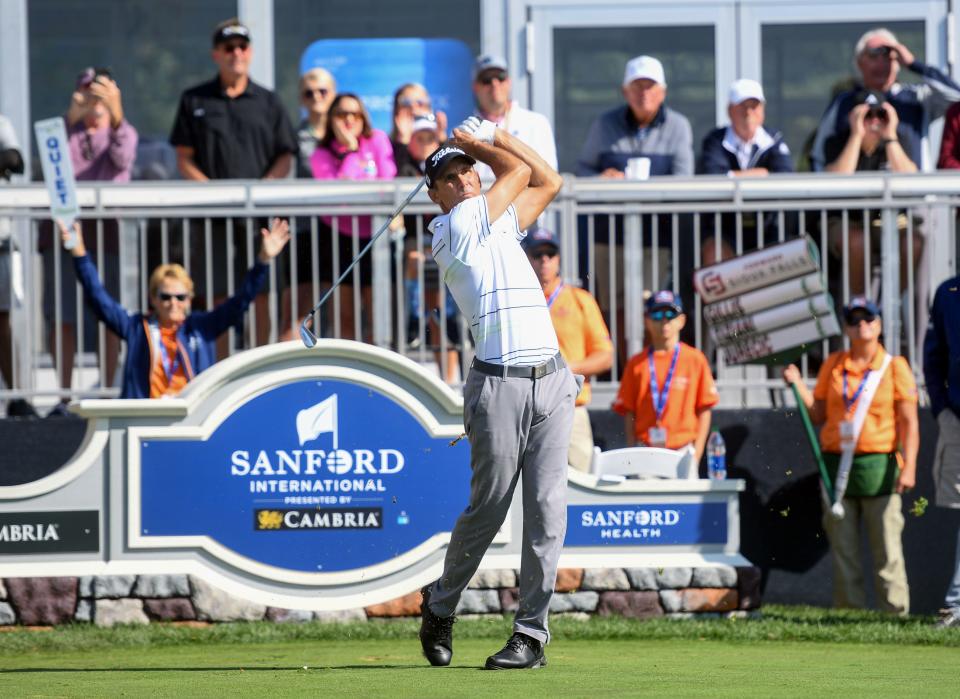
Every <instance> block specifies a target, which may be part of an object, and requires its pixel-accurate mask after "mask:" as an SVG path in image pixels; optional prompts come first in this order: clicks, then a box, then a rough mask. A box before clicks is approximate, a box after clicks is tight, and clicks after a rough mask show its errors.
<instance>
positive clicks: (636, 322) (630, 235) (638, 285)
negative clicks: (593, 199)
mask: <svg viewBox="0 0 960 699" xmlns="http://www.w3.org/2000/svg"><path fill="white" fill-rule="evenodd" d="M612 244H613V242H612V237H611V245H612ZM656 262H657V260H656V251H654V258H653V260H652V264H656ZM615 269H616V268H615V267H613V266H611V269H610V272H611V274H615V271H614V270H615ZM643 282H644V280H643V236H642V235H641V231H640V214H627V215H626V216H625V217H624V229H623V316H624V319H625V321H624V325H626V327H625V328H624V331H625V332H626V339H627V354H628V355H629V356H631V357H632V356H633V355H635V354H637V353H638V352H640V351H641V350H642V349H643V288H644V283H643Z"/></svg>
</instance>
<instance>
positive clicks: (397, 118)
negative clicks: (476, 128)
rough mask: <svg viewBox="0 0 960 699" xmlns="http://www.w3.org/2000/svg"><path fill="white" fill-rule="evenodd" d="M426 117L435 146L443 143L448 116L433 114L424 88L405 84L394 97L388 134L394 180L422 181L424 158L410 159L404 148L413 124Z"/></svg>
mask: <svg viewBox="0 0 960 699" xmlns="http://www.w3.org/2000/svg"><path fill="white" fill-rule="evenodd" d="M427 115H430V116H431V118H433V119H434V131H435V132H436V136H437V143H441V142H443V141H444V140H446V138H447V135H446V132H447V115H446V114H444V113H443V112H442V111H439V110H438V111H437V112H433V106H432V102H431V100H430V94H429V93H428V92H427V88H425V87H424V86H423V85H421V84H419V83H406V84H404V85H401V86H400V87H398V88H397V91H396V92H394V93H393V130H392V131H391V132H390V144H391V145H392V146H393V160H394V162H395V163H396V165H397V177H423V160H424V158H421V159H420V160H419V161H418V160H417V159H416V158H414V157H412V156H411V152H410V150H409V149H408V148H407V146H408V145H409V144H410V139H411V138H412V137H413V131H414V129H413V126H414V122H415V121H416V120H417V119H418V118H419V117H422V116H427ZM421 126H423V124H421ZM414 170H416V172H414Z"/></svg>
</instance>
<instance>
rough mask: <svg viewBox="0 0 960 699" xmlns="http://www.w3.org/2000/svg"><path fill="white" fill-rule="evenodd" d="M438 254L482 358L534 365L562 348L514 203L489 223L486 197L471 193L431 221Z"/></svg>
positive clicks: (444, 275)
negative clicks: (523, 242)
mask: <svg viewBox="0 0 960 699" xmlns="http://www.w3.org/2000/svg"><path fill="white" fill-rule="evenodd" d="M429 229H430V232H431V233H433V259H434V260H436V262H437V266H439V268H440V273H441V274H442V275H443V281H444V282H445V283H446V285H447V286H448V287H449V289H450V293H451V294H453V298H454V299H455V300H456V302H457V306H459V308H460V312H461V313H463V314H464V315H465V316H466V317H467V318H469V319H470V331H471V333H472V334H473V339H474V342H475V343H476V348H477V358H478V359H482V360H483V361H486V362H491V363H494V364H508V365H516V366H534V365H536V364H542V363H543V362H545V361H547V360H548V359H550V358H551V357H553V356H554V355H555V354H556V353H557V352H558V351H559V347H560V345H559V343H558V342H557V333H556V331H554V329H553V323H552V322H551V320H550V311H549V310H548V309H547V304H546V301H545V300H544V298H543V289H542V288H541V286H540V282H539V280H538V279H537V275H536V274H535V273H534V271H533V267H531V266H530V261H529V260H528V259H527V256H526V254H525V253H524V252H523V248H521V247H520V241H521V240H523V238H524V236H525V235H526V233H522V232H521V231H520V227H519V225H518V222H517V211H516V209H515V208H514V207H513V205H512V204H511V205H510V207H509V208H508V209H507V210H506V211H505V212H504V214H503V215H502V216H501V217H500V218H498V219H497V220H496V221H494V222H493V223H492V224H491V223H490V217H489V213H488V210H487V198H486V197H485V196H483V195H480V196H476V197H471V198H470V199H466V200H464V201H462V202H460V203H459V204H457V205H456V206H455V207H453V209H451V210H450V212H449V213H446V214H443V215H441V216H437V217H436V218H435V219H433V221H431V222H430V225H429Z"/></svg>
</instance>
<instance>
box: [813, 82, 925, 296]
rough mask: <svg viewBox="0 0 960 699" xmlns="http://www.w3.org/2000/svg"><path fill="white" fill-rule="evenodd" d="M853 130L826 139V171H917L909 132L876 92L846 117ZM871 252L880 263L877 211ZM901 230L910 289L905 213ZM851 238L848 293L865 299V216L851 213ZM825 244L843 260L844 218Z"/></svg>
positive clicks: (918, 249)
mask: <svg viewBox="0 0 960 699" xmlns="http://www.w3.org/2000/svg"><path fill="white" fill-rule="evenodd" d="M847 117H848V119H849V122H850V124H849V128H848V129H847V130H846V131H845V132H841V133H838V134H836V135H834V136H831V137H830V138H829V139H827V142H826V144H825V145H824V153H825V155H826V158H827V167H826V169H827V171H828V172H838V173H844V174H851V173H853V172H864V171H877V170H881V171H882V170H885V171H889V172H916V171H917V166H916V164H915V163H914V162H913V161H912V160H911V159H910V155H909V153H910V152H912V151H913V148H912V143H913V141H912V139H913V135H912V132H911V131H910V130H909V129H906V128H902V127H901V126H900V120H899V118H898V116H897V111H896V109H894V108H893V105H891V104H890V102H888V101H887V100H886V98H885V97H884V96H883V93H881V92H877V91H873V90H871V91H864V92H861V93H860V94H859V95H857V97H856V106H854V107H853V109H851V110H850V112H849V114H848V115H847ZM869 220H870V236H869V238H870V248H871V255H872V258H873V259H876V260H879V259H880V242H881V239H882V236H881V232H882V220H881V214H880V212H878V211H873V212H870V215H869ZM919 224H920V220H919V219H918V218H915V225H914V226H913V229H914V230H913V237H912V240H913V260H914V263H915V264H918V263H919V261H920V255H921V254H922V253H923V236H922V232H921V230H920V225H919ZM897 226H898V228H899V230H900V279H901V285H902V286H903V287H905V285H906V279H907V274H906V269H907V229H908V221H907V213H906V212H901V213H900V214H899V215H898V217H897ZM847 237H848V245H849V251H848V252H849V255H848V258H847V269H848V271H849V284H850V293H851V294H854V295H862V294H863V293H864V291H865V289H866V279H865V274H866V271H867V270H865V269H864V264H865V260H866V253H865V250H866V242H867V241H866V236H865V234H864V226H863V216H862V214H861V213H860V211H857V210H854V211H851V212H850V214H849V215H848V217H847ZM827 240H828V245H829V247H830V252H831V253H832V254H833V255H834V256H836V257H837V258H840V259H842V253H843V217H842V216H838V215H833V216H831V217H830V219H829V221H828V223H827Z"/></svg>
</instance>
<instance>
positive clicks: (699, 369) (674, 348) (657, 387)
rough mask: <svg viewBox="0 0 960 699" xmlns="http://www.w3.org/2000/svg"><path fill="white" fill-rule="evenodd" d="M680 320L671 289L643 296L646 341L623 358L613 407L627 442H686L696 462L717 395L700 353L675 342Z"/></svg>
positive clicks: (679, 308) (676, 444) (666, 444)
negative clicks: (636, 351)
mask: <svg viewBox="0 0 960 699" xmlns="http://www.w3.org/2000/svg"><path fill="white" fill-rule="evenodd" d="M686 321H687V316H686V315H685V314H684V312H683V305H682V304H681V302H680V297H679V296H677V295H676V294H674V293H673V292H672V291H669V290H663V291H658V292H656V293H655V294H653V295H652V296H650V298H649V299H647V303H646V313H645V315H644V326H645V328H646V331H647V337H648V338H649V339H650V341H651V345H650V347H647V348H646V349H645V350H643V352H641V353H640V354H638V355H636V356H634V357H632V358H631V359H630V361H629V362H627V366H626V368H624V370H623V378H622V379H621V380H620V392H619V393H618V394H617V399H616V401H614V403H613V409H614V411H615V412H618V413H620V414H621V415H623V417H624V423H623V424H624V432H625V435H626V438H627V445H628V446H634V445H636V444H644V445H646V446H648V447H666V448H668V449H686V448H688V447H691V446H692V448H693V450H694V463H695V464H699V463H700V457H701V456H703V449H704V445H705V444H706V443H707V436H708V435H709V433H710V415H711V408H713V406H714V405H716V404H717V402H718V401H719V400H720V396H719V395H718V394H717V387H716V385H715V384H714V382H713V375H712V374H711V373H710V365H709V364H708V363H707V358H706V357H705V356H704V355H703V352H701V351H700V350H698V349H696V348H695V347H691V346H690V345H688V344H685V343H683V342H680V331H681V330H683V326H684V325H685V324H686ZM692 476H693V477H695V472H694V474H692Z"/></svg>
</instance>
